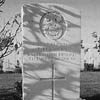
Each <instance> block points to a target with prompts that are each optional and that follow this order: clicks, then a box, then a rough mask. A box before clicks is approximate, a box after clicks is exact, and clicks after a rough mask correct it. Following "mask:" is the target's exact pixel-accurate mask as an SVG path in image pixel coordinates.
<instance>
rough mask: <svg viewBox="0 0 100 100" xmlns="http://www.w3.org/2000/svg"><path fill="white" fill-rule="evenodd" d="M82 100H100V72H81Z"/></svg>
mask: <svg viewBox="0 0 100 100" xmlns="http://www.w3.org/2000/svg"><path fill="white" fill-rule="evenodd" d="M80 81H81V86H80V95H81V98H86V100H100V72H81V77H80Z"/></svg>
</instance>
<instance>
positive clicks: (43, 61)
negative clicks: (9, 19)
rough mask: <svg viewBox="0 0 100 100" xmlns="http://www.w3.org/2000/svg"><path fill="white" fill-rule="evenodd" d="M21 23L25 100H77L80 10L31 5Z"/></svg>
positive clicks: (23, 9) (41, 4) (24, 13)
mask: <svg viewBox="0 0 100 100" xmlns="http://www.w3.org/2000/svg"><path fill="white" fill-rule="evenodd" d="M22 20H23V26H22V27H23V47H24V48H23V49H24V52H23V55H24V59H23V73H24V74H23V77H24V78H23V81H24V86H23V87H24V100H78V98H79V96H80V29H81V24H80V20H81V14H80V11H78V10H76V9H74V8H71V7H68V6H66V5H61V4H54V3H38V4H29V5H23V7H22ZM52 65H54V71H52ZM53 72H54V74H53ZM61 77H62V78H64V79H60V78H61ZM56 78H57V79H56ZM41 80H42V81H41ZM52 85H53V86H52ZM52 87H53V88H52ZM52 92H53V93H52Z"/></svg>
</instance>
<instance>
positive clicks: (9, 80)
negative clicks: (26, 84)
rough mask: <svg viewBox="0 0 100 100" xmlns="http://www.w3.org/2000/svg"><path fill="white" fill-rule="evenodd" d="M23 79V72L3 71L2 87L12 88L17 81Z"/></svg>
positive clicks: (0, 84) (0, 80) (1, 75)
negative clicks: (11, 72)
mask: <svg viewBox="0 0 100 100" xmlns="http://www.w3.org/2000/svg"><path fill="white" fill-rule="evenodd" d="M21 79H22V77H21V74H17V73H13V74H8V73H6V74H5V73H3V74H0V89H2V88H5V89H7V88H12V87H13V86H14V83H15V82H16V81H20V80H21Z"/></svg>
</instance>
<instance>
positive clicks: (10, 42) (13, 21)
mask: <svg viewBox="0 0 100 100" xmlns="http://www.w3.org/2000/svg"><path fill="white" fill-rule="evenodd" d="M18 18H19V19H18ZM20 18H21V16H20V14H16V15H15V16H14V18H10V19H9V20H8V22H7V23H6V24H5V26H4V28H3V29H2V31H1V32H0V52H1V54H0V59H1V58H3V57H5V56H8V55H9V54H11V53H12V52H13V51H14V50H17V49H18V48H19V47H21V45H19V46H18V47H17V48H16V47H15V46H14V39H15V37H16V35H17V34H18V33H20V32H21V20H20ZM19 44H20V43H19ZM16 45H17V44H16Z"/></svg>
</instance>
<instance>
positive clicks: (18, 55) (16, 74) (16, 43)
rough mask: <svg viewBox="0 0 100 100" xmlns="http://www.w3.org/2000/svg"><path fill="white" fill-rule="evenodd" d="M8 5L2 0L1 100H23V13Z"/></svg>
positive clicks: (0, 40)
mask: <svg viewBox="0 0 100 100" xmlns="http://www.w3.org/2000/svg"><path fill="white" fill-rule="evenodd" d="M8 7H9V8H10V1H9V0H0V100H22V36H21V14H20V13H18V12H16V11H14V12H16V13H14V12H13V11H12V10H10V9H8ZM11 9H13V8H11Z"/></svg>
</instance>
